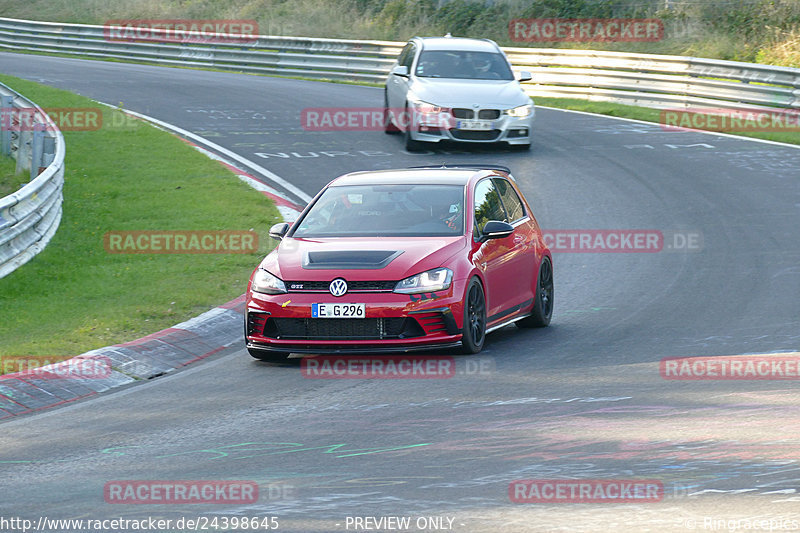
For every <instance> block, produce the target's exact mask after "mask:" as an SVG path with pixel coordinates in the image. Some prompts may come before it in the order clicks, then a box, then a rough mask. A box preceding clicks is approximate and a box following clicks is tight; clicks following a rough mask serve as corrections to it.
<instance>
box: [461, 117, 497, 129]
mask: <svg viewBox="0 0 800 533" xmlns="http://www.w3.org/2000/svg"><path fill="white" fill-rule="evenodd" d="M456 127H457V128H458V129H460V130H479V131H486V130H491V129H493V128H492V121H491V120H459V121H457V122H456Z"/></svg>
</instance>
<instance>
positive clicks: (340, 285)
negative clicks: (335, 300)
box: [328, 278, 347, 296]
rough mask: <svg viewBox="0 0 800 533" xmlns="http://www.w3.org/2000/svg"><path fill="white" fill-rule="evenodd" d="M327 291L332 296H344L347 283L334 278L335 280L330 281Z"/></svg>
mask: <svg viewBox="0 0 800 533" xmlns="http://www.w3.org/2000/svg"><path fill="white" fill-rule="evenodd" d="M328 290H329V291H331V294H333V295H334V296H344V294H345V293H346V292H347V282H346V281H345V280H343V279H342V278H336V279H335V280H333V281H331V284H330V286H329V287H328Z"/></svg>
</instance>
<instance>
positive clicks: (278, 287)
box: [250, 268, 286, 294]
mask: <svg viewBox="0 0 800 533" xmlns="http://www.w3.org/2000/svg"><path fill="white" fill-rule="evenodd" d="M250 288H251V289H252V290H253V291H254V292H263V293H264V294H284V293H285V292H286V284H284V283H283V280H281V279H280V278H278V277H276V276H273V275H272V274H270V273H269V272H267V271H266V270H264V269H263V268H259V269H258V270H256V275H255V276H253V284H252V285H251V286H250Z"/></svg>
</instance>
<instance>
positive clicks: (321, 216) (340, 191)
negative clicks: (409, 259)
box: [291, 184, 464, 237]
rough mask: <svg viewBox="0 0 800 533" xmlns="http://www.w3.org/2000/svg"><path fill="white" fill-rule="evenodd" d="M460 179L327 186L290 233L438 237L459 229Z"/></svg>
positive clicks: (461, 211)
mask: <svg viewBox="0 0 800 533" xmlns="http://www.w3.org/2000/svg"><path fill="white" fill-rule="evenodd" d="M463 215H464V187H462V186H460V185H427V184H422V185H410V184H409V185H347V186H333V187H329V188H328V189H327V190H326V191H325V192H324V193H322V196H320V197H319V199H317V201H316V202H315V203H314V205H313V206H312V207H311V209H310V210H309V211H308V213H306V215H305V216H304V217H303V218H302V219H301V220H300V221H299V223H298V225H297V226H296V227H295V229H294V231H293V232H292V234H291V236H292V237H362V236H364V237H366V236H375V237H394V236H404V237H439V236H454V235H461V234H463V232H464V216H463Z"/></svg>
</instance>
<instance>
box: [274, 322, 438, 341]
mask: <svg viewBox="0 0 800 533" xmlns="http://www.w3.org/2000/svg"><path fill="white" fill-rule="evenodd" d="M264 335H265V336H267V337H272V338H275V339H307V340H337V339H338V340H381V339H405V338H409V337H422V336H424V335H425V331H424V330H423V329H422V328H421V327H420V325H419V323H418V322H417V321H416V320H414V319H413V318H404V317H390V318H270V319H269V320H267V324H266V327H265V328H264Z"/></svg>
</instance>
